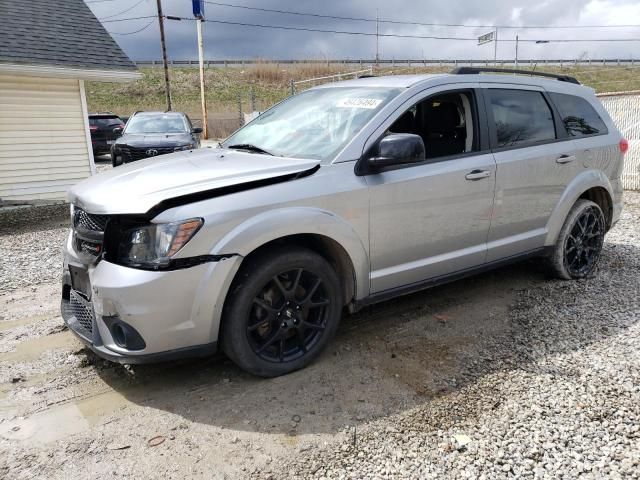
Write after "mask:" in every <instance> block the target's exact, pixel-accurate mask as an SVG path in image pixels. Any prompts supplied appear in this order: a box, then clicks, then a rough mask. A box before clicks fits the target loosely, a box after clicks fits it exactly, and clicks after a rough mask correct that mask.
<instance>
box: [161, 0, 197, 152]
mask: <svg viewBox="0 0 640 480" xmlns="http://www.w3.org/2000/svg"><path fill="white" fill-rule="evenodd" d="M158 1H160V0H158ZM203 21H204V19H203V18H202V17H200V18H198V19H197V20H196V24H197V25H198V57H199V59H200V100H201V101H202V138H204V139H205V140H207V139H208V138H209V120H208V118H207V99H206V97H205V94H204V42H203V40H202V22H203Z"/></svg>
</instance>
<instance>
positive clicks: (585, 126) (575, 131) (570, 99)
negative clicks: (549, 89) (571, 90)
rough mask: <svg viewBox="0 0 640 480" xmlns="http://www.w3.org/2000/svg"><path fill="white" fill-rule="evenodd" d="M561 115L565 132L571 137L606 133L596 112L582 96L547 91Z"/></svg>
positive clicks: (605, 127)
mask: <svg viewBox="0 0 640 480" xmlns="http://www.w3.org/2000/svg"><path fill="white" fill-rule="evenodd" d="M549 95H550V96H551V100H552V101H553V103H555V105H556V107H558V110H559V111H560V115H562V122H563V123H564V126H565V128H566V129H567V133H568V134H569V135H571V136H572V137H585V136H589V135H600V134H605V133H608V130H607V126H606V125H605V124H604V122H603V121H602V118H600V115H598V112H596V110H595V109H594V108H593V107H592V106H591V104H590V103H589V102H588V101H586V100H585V99H584V98H581V97H577V96H575V95H567V94H564V93H549Z"/></svg>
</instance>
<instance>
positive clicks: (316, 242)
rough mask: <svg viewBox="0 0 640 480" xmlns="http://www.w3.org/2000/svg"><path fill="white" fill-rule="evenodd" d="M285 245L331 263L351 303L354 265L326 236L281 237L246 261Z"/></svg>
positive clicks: (339, 246)
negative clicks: (315, 255) (305, 250)
mask: <svg viewBox="0 0 640 480" xmlns="http://www.w3.org/2000/svg"><path fill="white" fill-rule="evenodd" d="M284 245H286V246H299V247H304V248H308V249H309V250H313V251H314V252H316V253H317V254H319V255H320V256H322V257H323V258H324V259H325V260H326V261H327V262H329V264H331V266H332V267H333V268H334V269H335V271H336V273H337V274H338V278H339V279H340V284H341V286H342V293H343V295H344V297H343V298H344V303H345V305H348V304H349V303H351V301H352V300H353V298H354V296H355V292H356V277H355V270H354V268H353V263H352V262H351V258H350V257H349V254H348V253H347V252H346V250H345V249H344V248H343V247H342V245H340V244H339V243H338V242H336V241H335V240H333V239H332V238H329V237H325V236H324V235H317V234H306V233H305V234H298V235H289V236H286V237H281V238H278V239H276V240H272V241H270V242H267V243H265V244H264V245H261V246H260V247H258V248H256V249H255V250H253V251H252V252H251V253H249V255H247V256H246V258H245V260H244V261H245V262H246V261H247V259H249V258H252V257H256V256H260V255H262V254H263V253H265V252H266V251H268V250H269V249H271V248H273V247H282V246H284Z"/></svg>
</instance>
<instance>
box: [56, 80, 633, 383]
mask: <svg viewBox="0 0 640 480" xmlns="http://www.w3.org/2000/svg"><path fill="white" fill-rule="evenodd" d="M482 70H486V69H482ZM494 73H495V72H494ZM511 73H523V72H513V71H512V72H511ZM527 73H532V72H527ZM535 75H537V76H533V75H528V76H523V75H516V74H514V75H504V74H486V72H484V71H482V72H481V69H469V68H467V69H458V70H456V71H454V72H453V73H452V74H448V75H410V76H390V77H373V78H361V79H357V80H351V81H346V82H342V83H335V84H330V85H324V86H321V87H317V88H313V89H311V90H307V91H305V92H303V93H301V94H299V95H296V96H294V97H291V98H289V99H287V100H285V101H283V102H282V103H280V104H278V105H276V106H274V107H273V108H271V109H270V110H268V111H267V112H265V113H263V114H262V115H260V116H259V117H258V118H257V119H255V120H253V121H252V122H250V123H249V124H247V125H246V126H245V127H244V128H241V129H240V130H238V131H237V132H236V133H234V134H233V135H232V136H231V137H230V138H228V139H227V140H226V141H224V142H223V143H222V144H221V145H220V146H219V148H217V149H206V148H205V149H199V150H192V151H186V152H180V153H175V154H170V155H166V156H163V157H161V158H154V159H150V160H142V161H139V162H136V163H135V164H131V165H126V166H123V167H118V168H117V169H114V170H113V171H110V172H106V173H102V174H100V175H96V176H94V177H92V178H90V179H88V180H86V181H84V182H82V183H80V184H78V185H77V186H75V187H74V188H72V189H71V191H70V194H69V197H70V201H71V203H72V211H71V216H72V224H73V225H72V229H71V232H70V234H69V237H68V241H67V243H66V250H65V263H64V278H63V289H62V313H63V317H64V319H65V321H66V322H67V324H68V325H69V327H70V328H71V330H73V331H74V332H75V333H76V334H77V335H78V336H79V337H80V338H81V339H82V340H83V341H84V342H85V343H86V344H87V345H88V346H89V347H90V348H91V349H92V350H93V351H94V352H96V353H97V354H98V355H99V356H101V357H104V358H107V359H109V360H113V361H116V362H121V363H141V362H148V361H160V360H168V359H172V358H176V357H184V356H198V355H208V354H211V353H213V352H214V351H215V350H216V348H217V347H218V346H219V347H220V348H221V349H222V350H223V351H224V352H225V353H226V354H227V355H228V356H229V357H230V358H231V359H232V360H233V361H235V362H236V363H237V364H238V365H239V366H240V367H242V368H243V369H245V370H247V371H249V372H251V373H253V374H256V375H261V376H276V375H281V374H284V373H287V372H291V371H293V370H296V369H299V368H301V367H304V366H305V365H307V364H308V363H309V362H311V361H312V360H313V359H314V358H315V357H317V356H318V354H319V353H320V352H321V351H322V350H323V348H324V347H325V346H326V345H327V343H328V342H329V341H330V340H331V337H332V336H333V334H334V333H335V331H336V328H337V327H338V323H339V321H340V317H341V315H342V312H343V310H345V308H346V310H348V311H349V312H354V311H356V310H358V309H360V308H362V307H363V306H365V305H369V304H372V303H375V302H380V301H382V300H386V299H388V298H391V297H394V296H397V295H402V294H405V293H408V292H413V291H416V290H419V289H423V288H426V287H429V286H432V285H435V284H440V283H443V282H446V281H450V280H453V279H456V278H460V277H463V276H467V275H470V274H473V273H475V272H478V271H481V270H485V269H488V268H493V267H496V266H498V265H502V264H504V263H506V262H513V261H516V260H520V259H522V258H525V257H530V256H532V255H545V256H546V257H547V258H548V261H549V263H550V266H551V268H552V270H553V271H554V272H555V274H556V275H557V276H558V277H560V278H564V279H575V278H582V277H585V276H587V275H589V274H590V273H591V272H592V271H593V270H594V267H595V265H596V262H597V261H598V256H599V255H600V251H601V249H602V243H603V239H604V235H605V233H606V232H607V230H608V229H610V228H611V226H612V225H613V224H615V222H616V221H617V220H618V218H619V216H620V210H621V208H622V185H621V181H620V174H621V171H622V162H623V154H624V152H625V151H626V145H627V143H626V140H624V139H623V138H622V137H621V135H620V132H619V131H618V130H617V129H616V127H615V125H614V124H613V122H612V121H611V118H610V117H609V115H607V112H606V111H605V110H604V108H603V107H602V105H601V104H600V103H599V102H598V100H597V99H596V97H595V95H594V92H593V90H592V89H590V88H586V87H583V86H581V85H579V83H578V82H577V81H576V80H575V79H573V78H571V77H562V76H553V75H549V74H542V75H543V76H547V77H552V78H541V77H540V76H539V75H540V74H539V73H536V74H535Z"/></svg>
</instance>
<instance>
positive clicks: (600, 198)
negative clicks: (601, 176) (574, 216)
mask: <svg viewBox="0 0 640 480" xmlns="http://www.w3.org/2000/svg"><path fill="white" fill-rule="evenodd" d="M580 198H584V199H587V200H591V201H592V202H595V203H597V204H598V206H599V207H600V209H601V210H602V213H604V219H605V222H606V224H607V225H606V228H607V230H609V229H610V228H611V219H612V218H613V202H612V201H611V196H610V195H609V192H607V190H606V189H604V188H602V187H593V188H590V189H589V190H587V191H586V192H584V193H583V194H582V195H580Z"/></svg>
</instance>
